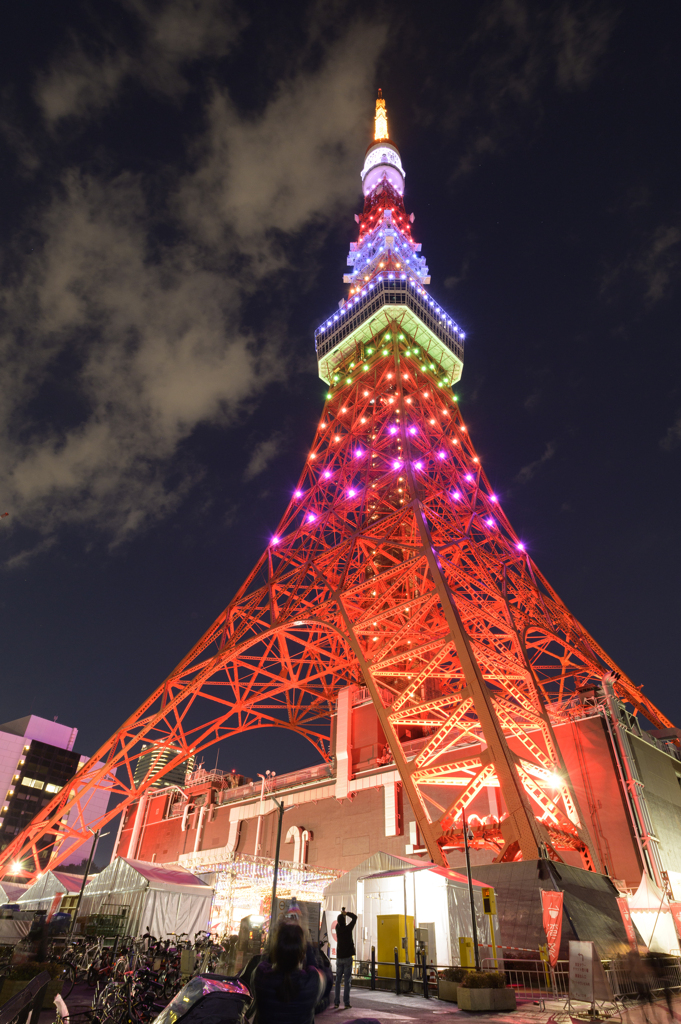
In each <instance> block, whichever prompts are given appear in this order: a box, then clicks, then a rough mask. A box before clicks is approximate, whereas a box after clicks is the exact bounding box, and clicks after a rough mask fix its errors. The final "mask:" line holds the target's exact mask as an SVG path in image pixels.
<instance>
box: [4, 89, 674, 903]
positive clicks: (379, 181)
mask: <svg viewBox="0 0 681 1024" xmlns="http://www.w3.org/2000/svg"><path fill="white" fill-rule="evenodd" d="M361 181H362V191H363V194H364V206H363V211H362V215H361V216H357V217H356V221H357V224H358V229H359V230H358V237H357V241H356V242H354V243H353V244H352V245H351V246H350V253H349V256H348V263H349V266H350V268H351V271H350V273H348V274H346V276H345V278H344V281H345V283H346V284H347V285H348V286H349V287H348V295H347V297H346V298H345V299H344V300H343V301H342V302H341V303H340V305H339V307H338V310H337V311H336V312H334V313H333V314H332V315H331V316H329V317H327V319H326V320H325V321H324V322H323V323H322V324H321V325H320V326H319V328H318V330H317V331H316V334H315V344H316V351H317V359H318V365H319V374H320V376H321V377H322V379H323V380H324V381H325V382H326V384H327V386H328V392H327V398H326V401H325V404H324V409H323V411H322V413H321V417H320V420H319V424H318V426H317V430H316V432H315V436H314V438H313V440H312V443H311V446H310V450H309V452H308V455H307V458H306V460H305V464H304V466H303V468H302V471H301V474H300V476H299V478H298V481H297V484H296V485H295V487H294V488H293V489H292V496H291V500H290V502H289V504H288V507H287V508H286V509H285V511H284V513H283V516H282V518H281V520H280V522H279V524H278V526H277V528H276V530H275V531H274V532H273V534H272V537H271V538H270V541H269V543H268V544H267V547H266V550H265V551H264V552H263V554H262V555H261V557H260V559H259V561H258V563H257V564H256V566H255V567H254V569H253V571H252V572H251V573H250V574H249V576H248V577H247V579H246V580H245V582H244V583H243V585H242V586H241V587H240V588H239V590H238V591H237V593H236V594H235V596H234V597H233V598H232V600H231V601H230V603H229V604H228V605H227V607H226V608H225V609H224V610H223V612H222V613H221V614H220V615H219V616H218V617H217V619H216V620H215V622H213V623H212V625H210V626H209V628H208V629H207V630H206V632H205V633H204V635H203V636H202V637H201V638H200V639H199V640H198V642H197V643H196V645H195V646H194V647H193V648H192V650H191V651H189V653H188V654H187V655H186V657H185V658H183V659H182V661H181V662H180V663H179V665H177V667H176V668H175V669H173V671H172V672H171V673H170V674H169V675H168V676H167V678H166V679H165V680H164V681H163V682H162V683H161V684H160V685H157V686H156V688H155V689H154V688H153V687H150V690H151V692H150V694H149V696H148V697H147V699H146V700H145V701H144V703H143V704H142V706H141V707H140V708H138V709H137V711H134V712H133V713H132V714H130V716H129V717H128V718H127V720H126V721H125V722H124V724H123V725H122V726H120V728H118V729H117V730H116V732H114V734H113V735H112V736H111V738H110V739H109V740H107V742H106V743H104V744H103V745H102V746H101V747H100V749H99V750H98V751H97V752H96V753H95V754H94V755H93V757H92V758H91V760H90V761H89V762H88V763H87V764H85V765H84V766H83V767H82V768H81V769H80V770H79V771H78V773H77V774H76V775H75V776H74V778H73V779H72V780H71V783H70V784H69V785H65V786H64V787H63V789H62V791H61V792H60V793H59V794H58V795H57V796H55V797H54V799H53V800H52V801H51V802H50V803H49V804H47V806H46V807H45V808H44V809H42V810H41V811H40V812H39V813H38V814H37V815H36V817H35V818H34V819H33V821H32V822H31V823H30V825H28V826H27V827H26V828H25V829H24V830H23V831H22V833H21V834H20V835H18V836H16V837H15V838H14V839H13V841H12V842H11V843H9V844H8V845H7V847H6V848H5V849H3V850H2V851H0V877H4V875H6V874H8V873H9V874H15V875H16V874H17V873H18V874H19V876H20V877H24V878H25V877H30V876H32V875H34V874H35V873H36V872H37V871H38V870H40V853H41V850H42V851H44V850H46V849H47V848H48V847H50V848H54V850H55V851H56V852H55V853H54V855H53V857H52V860H51V862H50V866H51V867H54V866H56V865H57V864H58V863H59V862H60V857H61V856H62V855H61V854H60V852H59V851H60V850H61V849H62V848H64V847H62V846H61V845H60V844H61V843H62V842H63V840H64V839H65V838H67V837H68V838H70V839H72V840H76V841H85V840H86V839H88V838H89V836H90V833H89V831H87V830H86V829H85V826H83V827H82V828H81V826H80V824H79V823H80V822H82V821H87V820H88V819H87V816H85V808H86V807H87V805H88V801H89V799H90V797H91V795H92V792H93V790H96V789H98V788H101V787H103V786H104V785H112V789H111V792H112V793H113V794H116V796H117V797H118V798H119V800H120V802H119V803H118V804H117V806H113V807H112V808H111V809H110V810H108V811H107V812H106V814H103V815H102V816H101V817H100V818H99V819H98V820H97V821H96V822H95V821H93V820H92V819H90V821H89V824H90V826H91V827H93V828H95V827H103V826H104V825H106V823H107V822H108V821H110V820H111V819H112V818H114V817H116V816H118V814H119V813H120V812H121V811H122V810H126V809H129V808H131V807H132V806H135V805H137V808H138V810H137V812H136V817H135V827H134V829H133V834H134V836H135V837H137V835H138V834H139V828H138V822H139V823H140V827H141V823H142V821H143V819H144V814H145V809H144V804H145V800H146V796H145V794H146V793H147V791H148V790H149V789H150V788H151V787H153V786H154V784H155V783H156V782H157V781H159V780H160V779H161V778H162V777H166V775H167V773H168V772H169V771H172V770H173V769H175V768H177V767H178V766H180V765H182V764H184V763H185V762H187V761H188V760H189V759H190V758H192V757H197V756H198V755H199V754H200V753H201V751H203V750H205V749H207V748H208V747H210V746H212V745H213V744H215V743H224V742H225V741H228V740H229V739H230V737H233V736H235V735H237V734H242V733H244V732H246V731H250V730H256V729H262V728H272V727H276V728H282V729H288V730H290V731H292V732H295V733H296V734H297V735H298V736H302V737H304V738H306V739H307V740H308V741H309V742H310V743H311V744H312V746H313V747H314V748H315V751H316V754H317V757H318V758H319V759H321V760H322V761H324V762H326V763H327V764H328V765H329V771H330V772H333V774H334V776H335V790H334V792H335V799H345V798H346V797H349V796H350V794H351V793H352V792H354V791H355V789H356V788H357V787H358V786H360V785H361V784H363V783H362V779H360V778H359V777H358V778H354V777H353V771H354V766H353V763H352V757H351V755H350V754H349V753H348V751H349V750H350V749H351V746H352V744H351V742H350V737H351V734H352V722H351V717H352V716H351V710H350V709H351V708H352V707H353V706H354V705H355V704H356V695H357V693H359V692H361V693H362V694H366V701H367V702H370V703H371V705H372V706H373V711H372V714H373V715H374V721H375V722H376V728H377V731H378V732H379V733H380V742H381V744H382V747H383V748H384V749H383V753H382V754H381V766H382V768H383V769H386V766H388V765H390V766H391V767H390V769H389V770H390V771H391V772H393V773H394V777H395V781H394V787H393V789H395V787H397V786H398V780H399V787H400V793H401V794H402V796H403V799H404V800H405V801H408V802H409V805H410V807H411V811H412V813H413V815H414V818H415V823H416V825H417V826H418V834H419V836H420V837H421V842H422V843H423V849H424V852H425V853H426V854H427V856H429V857H430V859H431V860H432V861H434V862H435V863H437V864H441V865H446V864H447V863H448V857H450V856H452V852H454V855H456V854H457V852H458V851H460V850H461V849H462V844H463V835H464V823H465V821H467V820H468V821H470V820H471V818H475V827H474V829H473V832H474V836H473V840H472V845H473V846H474V848H476V849H477V850H487V851H489V859H490V860H494V861H495V862H510V861H513V860H519V859H523V860H545V859H547V858H549V859H552V860H555V861H565V862H566V863H568V864H572V865H573V866H575V864H577V865H581V866H582V867H585V868H588V869H589V870H596V871H607V870H608V865H609V864H611V863H612V858H610V855H609V853H608V846H607V841H606V840H607V837H606V836H604V835H603V834H601V833H599V832H598V830H597V829H595V827H594V825H593V820H594V815H595V810H594V809H593V808H594V807H595V804H594V801H595V799H596V798H595V796H594V794H593V792H592V790H591V789H590V788H589V786H586V785H585V783H584V782H583V781H579V780H580V779H581V780H584V779H585V778H588V774H589V773H588V771H587V770H586V769H584V771H582V767H580V765H582V761H584V760H585V759H584V758H582V754H581V753H579V751H577V752H575V751H576V748H575V747H574V744H573V746H572V747H571V746H570V742H571V741H570V736H572V733H573V731H574V730H573V726H574V725H575V723H579V722H581V721H583V720H584V719H585V718H586V717H589V716H592V717H595V718H596V719H597V726H598V729H599V730H600V731H601V733H602V732H603V731H604V730H605V731H606V733H607V736H608V737H609V738H608V743H610V742H611V743H612V757H611V755H610V754H608V756H607V758H606V759H605V761H604V762H603V763H604V764H605V765H606V768H605V769H604V770H606V771H610V770H611V767H612V766H613V765H616V766H617V767H616V769H615V768H612V771H613V772H615V773H616V776H617V777H616V778H615V782H614V784H615V786H616V787H619V786H620V783H621V786H622V794H623V800H624V802H625V804H626V821H622V822H620V825H621V826H622V830H621V835H625V836H630V835H631V836H634V839H635V844H636V854H635V856H636V858H637V860H636V863H637V864H640V866H641V869H642V870H645V871H646V872H648V873H649V874H650V876H651V877H652V878H654V879H655V881H656V882H657V883H658V884H662V879H663V875H664V872H665V871H666V870H667V868H672V869H673V870H678V871H679V872H680V873H681V854H679V855H678V858H679V859H678V863H677V862H676V861H674V858H675V857H677V853H676V850H677V849H678V848H680V844H679V843H678V841H677V831H674V832H673V834H672V833H671V832H670V838H669V839H667V840H664V838H660V833H661V832H662V830H663V829H664V828H666V824H665V823H666V822H667V821H668V820H669V819H670V812H668V809H666V808H668V807H671V806H674V807H676V804H674V800H676V801H678V802H679V806H678V810H679V815H680V817H679V820H681V795H679V790H678V785H677V782H676V779H677V776H676V774H675V771H674V768H673V767H672V768H670V767H669V765H667V768H668V769H669V772H670V773H671V774H670V778H671V779H672V782H673V785H672V786H671V790H670V791H671V792H672V794H673V798H672V797H670V798H669V800H668V799H667V796H665V800H666V801H667V803H665V804H662V803H660V804H659V805H658V807H657V810H655V808H654V807H653V802H652V800H653V798H652V796H650V795H648V796H646V794H645V793H644V792H643V785H644V783H643V782H642V776H641V773H642V772H643V770H644V769H643V768H641V765H642V764H643V758H644V755H646V754H649V750H648V749H647V747H646V744H647V745H648V747H649V746H650V743H652V742H659V743H663V744H667V745H668V753H663V752H659V751H658V753H659V756H660V757H661V758H663V759H664V758H667V757H669V759H671V758H672V757H674V765H676V764H677V763H678V759H676V753H678V749H679V737H680V736H681V734H680V733H679V731H678V730H675V729H674V727H673V725H672V723H671V722H670V721H669V719H668V718H666V717H665V715H664V714H663V713H662V712H661V711H659V710H658V708H656V707H655V706H654V705H653V704H652V702H651V701H650V700H649V699H648V698H647V697H646V696H645V694H644V693H643V691H642V688H641V687H640V686H637V685H636V684H635V683H634V682H632V681H631V680H630V679H628V678H627V676H626V675H625V674H624V673H623V672H622V671H621V670H620V669H619V668H618V666H617V664H616V663H615V662H614V661H613V659H612V658H611V657H610V656H609V655H608V654H607V653H606V652H605V651H604V650H603V648H602V647H601V646H600V645H599V644H598V643H597V642H596V640H595V639H594V638H593V637H592V636H591V635H590V634H589V633H588V631H587V630H586V629H585V628H584V626H582V624H581V623H580V622H578V620H577V619H576V618H575V617H574V615H572V613H571V612H570V610H569V609H568V608H567V607H566V605H565V604H564V603H563V601H562V600H561V599H560V597H559V596H558V594H557V593H556V592H555V590H553V588H552V587H551V585H550V583H549V582H548V581H547V580H546V578H545V577H544V576H543V575H542V573H541V571H540V569H539V568H538V567H537V565H535V563H534V562H533V560H532V559H531V557H530V555H529V553H528V552H527V550H526V548H525V545H524V543H523V541H522V540H521V539H520V538H519V537H518V535H517V533H516V532H515V530H514V528H513V526H512V524H511V522H510V521H509V519H508V518H507V516H506V515H505V514H504V511H503V509H502V507H501V502H500V500H499V498H498V497H497V495H496V494H495V493H494V489H493V488H492V486H491V484H490V481H489V479H488V478H487V476H486V474H485V471H484V468H483V466H482V463H481V460H480V457H479V456H478V454H477V452H476V450H475V447H474V444H473V441H472V439H471V436H470V433H469V431H468V428H467V426H466V423H465V422H464V419H463V416H462V413H461V409H460V408H459V404H458V401H457V399H456V396H455V395H453V394H452V385H453V384H455V383H456V382H457V381H458V380H459V378H460V376H461V372H462V367H463V343H464V334H463V331H461V329H460V328H459V326H458V325H457V323H456V322H455V321H454V320H453V319H452V318H451V316H450V315H449V314H448V313H447V312H446V310H444V309H443V308H442V307H441V306H440V305H439V304H438V303H437V302H436V301H435V300H434V299H433V298H432V297H431V295H430V294H429V293H428V291H427V286H428V284H429V283H430V277H429V273H428V267H427V265H426V262H425V259H424V257H423V256H422V255H421V247H420V245H419V243H417V242H415V241H414V239H413V238H412V224H413V220H414V218H413V215H412V216H407V213H406V210H405V207H404V199H403V196H404V183H405V172H404V169H403V167H402V162H401V158H400V154H399V151H398V149H397V147H396V146H395V144H394V143H393V142H392V141H391V140H390V137H389V132H388V116H387V111H386V107H385V102H384V101H383V98H382V97H381V96H380V95H379V98H378V101H377V104H376V114H375V121H374V139H373V141H372V143H371V145H370V146H369V148H368V150H367V154H366V157H365V160H364V166H363V168H362V173H361ZM363 699H364V698H363ZM641 721H643V722H644V723H649V724H650V725H652V726H653V730H648V731H646V734H645V736H644V735H643V732H642V731H641V725H640V723H641ZM332 725H333V728H332ZM601 726H602V728H601ZM636 729H637V730H638V734H637V735H636V736H634V735H633V731H635V730H636ZM653 732H655V733H656V735H655V736H652V733H653ZM639 741H640V742H639ZM649 741H650V742H649ZM334 743H335V747H334V746H333V744H334ZM637 744H638V747H637ZM642 744H643V746H642ZM650 749H652V747H651V748H650ZM636 750H639V754H640V751H641V750H643V752H644V753H643V754H640V758H639V761H638V762H637V757H639V755H635V752H636ZM142 758H144V762H142ZM580 758H582V760H580ZM138 766H141V767H140V769H139V771H138V770H137V767H138ZM608 766H611V767H608ZM587 767H588V766H587ZM644 767H645V766H644ZM575 780H577V781H575ZM365 781H366V784H367V785H369V779H368V777H367V778H366V780H365ZM589 785H590V783H589ZM353 787H354V788H353ZM651 791H652V790H651ZM395 792H396V789H395ZM653 795H654V794H653ZM483 805H484V806H483ZM392 806H393V810H392V811H391V815H390V817H391V821H392V826H391V827H394V828H397V827H398V822H397V809H396V808H397V798H396V797H395V800H394V801H393V805H392ZM485 807H486V809H485ZM649 807H650V808H652V810H650V811H649ZM660 808H663V810H660ZM72 812H73V813H72ZM655 815H657V818H656V817H655ZM655 820H657V822H658V824H657V825H655V824H654V822H655ZM65 822H71V823H72V824H71V825H67V824H65ZM232 825H234V832H233V838H234V841H235V842H236V836H237V832H238V828H237V825H238V822H237V821H236V820H235V821H233V822H232V824H231V825H230V829H231V828H232ZM618 827H619V825H618ZM656 832H657V833H659V834H658V835H656V834H655V833H656ZM678 832H681V828H680V829H679V830H678ZM387 834H388V833H386V835H387ZM392 834H397V833H395V832H393V833H392ZM466 834H467V832H466ZM230 835H232V832H231V831H230ZM200 841H201V838H200V829H198V830H197V836H196V838H195V843H196V844H197V845H196V846H195V849H198V844H199V843H200ZM230 841H231V840H230ZM627 841H628V840H627ZM135 843H136V838H135V841H134V842H132V848H133V850H134V848H135ZM661 851H662V852H661ZM609 858H610V859H609ZM665 858H666V859H665ZM675 864H676V867H675V866H674V865H675ZM17 865H18V867H17ZM326 866H327V867H330V868H333V866H334V865H333V864H328V865H326ZM680 877H681V874H680Z"/></svg>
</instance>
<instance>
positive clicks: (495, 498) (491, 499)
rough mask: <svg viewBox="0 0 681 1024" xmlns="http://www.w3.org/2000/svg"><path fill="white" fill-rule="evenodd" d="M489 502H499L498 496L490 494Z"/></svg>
mask: <svg viewBox="0 0 681 1024" xmlns="http://www.w3.org/2000/svg"><path fill="white" fill-rule="evenodd" d="M489 500H490V501H498V498H497V496H496V494H490V496H489Z"/></svg>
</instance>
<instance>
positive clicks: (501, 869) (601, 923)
mask: <svg viewBox="0 0 681 1024" xmlns="http://www.w3.org/2000/svg"><path fill="white" fill-rule="evenodd" d="M473 871H474V874H475V877H476V878H477V880H478V881H479V882H485V883H486V884H487V885H490V886H492V887H493V888H494V892H495V895H496V902H497V915H498V920H499V931H500V933H501V941H502V944H503V946H504V947H506V948H505V949H504V951H503V953H504V957H505V958H508V959H512V960H516V959H517V960H523V959H525V958H532V959H533V960H536V955H537V954H536V950H537V948H538V947H539V946H540V945H543V944H544V943H545V942H546V934H545V932H544V928H543V925H542V904H541V890H542V889H548V890H550V891H553V892H562V893H563V927H562V932H561V942H560V953H559V959H560V960H567V959H568V953H569V946H568V943H569V942H570V941H571V940H573V939H586V940H588V941H589V942H593V943H595V946H596V950H597V951H598V954H599V956H600V957H602V958H605V959H607V958H610V957H614V956H618V955H622V954H625V953H627V952H628V951H629V949H630V946H629V943H628V941H627V934H626V931H625V929H624V924H623V922H622V915H621V913H620V910H619V907H618V905H617V897H618V896H619V892H618V890H617V889H616V887H615V886H614V884H613V882H612V880H611V879H610V878H608V876H607V875H599V874H598V873H597V872H595V871H585V870H584V868H578V867H574V866H573V865H571V864H556V863H554V862H552V861H547V860H523V861H515V862H513V863H510V864H476V865H475V868H474V869H473Z"/></svg>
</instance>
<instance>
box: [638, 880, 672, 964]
mask: <svg viewBox="0 0 681 1024" xmlns="http://www.w3.org/2000/svg"><path fill="white" fill-rule="evenodd" d="M627 903H628V904H629V912H630V914H631V920H632V921H633V922H634V924H635V925H636V927H637V928H638V931H639V934H640V936H641V938H642V939H643V942H644V943H645V945H646V946H647V947H648V949H650V950H651V951H652V952H653V953H672V954H674V956H678V955H679V952H680V950H679V937H678V935H677V934H676V928H675V926H674V919H673V917H672V910H671V907H670V905H669V900H668V899H667V897H666V895H665V893H664V892H663V891H662V890H661V889H658V887H657V886H656V885H655V883H654V882H653V881H652V879H651V878H649V877H648V875H647V874H646V873H645V871H644V872H643V876H642V877H641V884H640V885H639V887H638V889H637V890H636V892H635V893H634V895H633V896H629V897H628V898H627Z"/></svg>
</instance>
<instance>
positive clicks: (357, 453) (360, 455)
mask: <svg viewBox="0 0 681 1024" xmlns="http://www.w3.org/2000/svg"><path fill="white" fill-rule="evenodd" d="M363 455H364V452H363V451H362V449H361V448H358V449H357V451H356V452H355V458H356V459H361V458H362V456H363Z"/></svg>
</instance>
